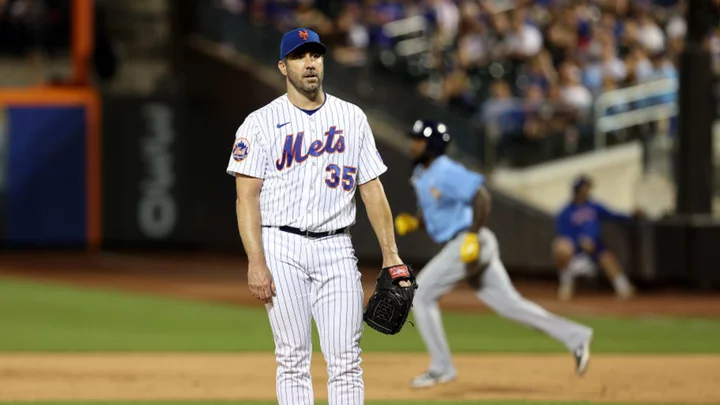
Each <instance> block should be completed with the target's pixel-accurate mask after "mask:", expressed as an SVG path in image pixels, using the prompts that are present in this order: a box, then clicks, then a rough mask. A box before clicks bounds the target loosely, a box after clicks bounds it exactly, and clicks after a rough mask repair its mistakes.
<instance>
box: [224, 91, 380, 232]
mask: <svg viewBox="0 0 720 405" xmlns="http://www.w3.org/2000/svg"><path fill="white" fill-rule="evenodd" d="M386 170H387V167H386V166H385V164H384V163H383V161H382V158H381V157H380V153H379V152H378V150H377V148H376V145H375V138H374V135H373V133H372V130H371V129H370V125H369V124H368V121H367V117H366V115H365V113H364V112H363V111H362V110H361V109H360V108H359V107H358V106H356V105H354V104H352V103H348V102H346V101H343V100H341V99H339V98H337V97H334V96H332V95H330V94H327V93H325V103H324V104H323V105H322V106H321V107H320V108H319V109H318V110H316V111H315V112H314V113H312V114H308V113H306V112H304V111H303V110H301V109H299V108H297V107H295V106H294V105H293V104H292V103H291V102H290V100H289V99H288V97H287V94H284V95H282V96H280V97H278V98H276V99H275V100H273V101H272V102H270V103H269V104H267V105H265V106H264V107H262V108H260V109H258V110H255V111H253V112H252V113H251V114H250V115H248V117H247V118H246V119H245V121H244V122H243V123H242V125H240V128H238V130H237V132H236V134H235V142H234V144H233V150H232V154H231V156H230V161H229V163H228V167H227V173H228V174H230V175H233V176H235V175H236V173H241V174H245V175H247V176H252V177H257V178H261V179H263V186H262V189H261V192H260V212H261V216H262V225H265V226H283V225H285V226H292V227H295V228H299V229H302V230H307V231H312V232H324V231H330V230H334V229H338V228H342V227H344V226H350V225H352V224H354V223H355V212H356V207H355V200H354V195H355V191H356V189H357V186H358V185H361V184H364V183H366V182H368V181H370V180H372V179H374V178H376V177H378V176H379V175H381V174H382V173H384V172H385V171H386Z"/></svg>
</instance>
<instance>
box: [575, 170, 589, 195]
mask: <svg viewBox="0 0 720 405" xmlns="http://www.w3.org/2000/svg"><path fill="white" fill-rule="evenodd" d="M586 184H587V185H590V186H592V179H590V177H588V176H587V175H585V174H581V175H580V176H578V177H576V178H575V181H573V184H572V189H573V192H574V193H577V192H578V190H580V187H582V186H584V185H586Z"/></svg>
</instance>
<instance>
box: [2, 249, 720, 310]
mask: <svg viewBox="0 0 720 405" xmlns="http://www.w3.org/2000/svg"><path fill="white" fill-rule="evenodd" d="M246 271H247V263H246V261H245V260H244V259H242V258H237V257H220V256H208V255H199V254H186V255H178V254H175V255H159V254H154V255H142V256H140V255H135V256H130V255H118V254H109V253H106V254H99V255H83V254H75V253H57V254H27V253H9V254H3V255H0V274H7V275H13V276H21V277H25V278H30V279H37V280H45V281H55V282H62V283H69V284H78V285H86V286H97V287H104V288H112V289H119V290H130V291H140V292H146V293H153V294H162V295H168V296H174V297H179V298H184V299H196V300H202V301H214V302H223V303H230V304H239V305H259V303H258V301H256V300H255V299H253V298H252V297H251V296H250V293H249V291H248V289H247V283H246ZM377 271H378V269H376V268H371V267H363V268H361V272H362V273H363V281H364V283H365V293H366V300H367V298H369V294H370V293H371V292H372V290H373V283H374V281H375V276H376V275H377ZM515 285H516V287H517V289H518V290H519V291H520V293H522V294H523V295H525V296H526V297H528V298H529V299H531V300H533V301H535V302H536V303H538V304H539V305H541V306H543V307H545V308H547V309H548V310H550V311H552V312H555V313H559V314H564V315H583V314H584V315H588V314H592V315H613V316H626V315H627V316H636V315H637V316H662V315H678V316H697V317H718V316H720V294H714V295H710V294H701V293H698V292H679V291H653V292H652V293H647V292H643V291H641V292H640V295H639V296H638V297H637V298H635V299H633V300H631V301H624V302H623V301H617V300H615V299H614V297H613V296H612V293H611V292H607V291H606V292H596V291H589V292H582V293H580V294H579V295H578V296H577V297H576V299H574V300H573V301H572V302H570V303H561V302H558V301H557V300H556V298H555V292H556V290H555V289H556V287H557V286H556V284H555V283H554V282H553V283H547V282H535V281H533V282H517V281H515ZM440 304H441V306H442V307H443V308H445V309H454V310H463V311H472V312H484V311H487V310H488V309H487V308H486V307H485V306H484V305H483V304H482V303H480V302H479V301H478V300H477V299H476V298H475V296H474V294H473V291H471V290H470V289H469V288H468V287H466V286H465V285H458V287H457V289H456V290H455V291H454V292H453V293H451V294H448V295H447V296H445V297H443V298H442V299H441V301H440Z"/></svg>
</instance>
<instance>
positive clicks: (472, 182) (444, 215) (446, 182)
mask: <svg viewBox="0 0 720 405" xmlns="http://www.w3.org/2000/svg"><path fill="white" fill-rule="evenodd" d="M412 183H413V186H414V187H415V193H416V194H417V200H418V207H419V208H420V209H421V210H422V212H423V220H424V221H425V228H426V230H427V233H428V235H429V236H430V238H431V239H432V240H433V241H435V242H436V243H445V242H447V241H448V240H450V239H451V238H452V237H453V236H454V235H455V234H457V233H458V232H459V231H461V230H463V229H466V228H468V227H469V226H470V225H471V224H472V217H473V208H472V199H473V196H475V193H476V192H477V190H478V188H479V187H480V186H481V185H483V184H484V183H485V176H483V175H482V174H479V173H476V172H473V171H470V170H468V169H466V168H465V167H464V166H463V165H462V164H460V163H458V162H455V161H453V160H452V159H450V158H449V157H447V156H445V155H442V156H440V157H439V158H437V159H435V161H433V162H432V164H431V165H430V167H428V168H425V167H423V166H422V165H418V166H417V167H415V170H414V171H413V177H412Z"/></svg>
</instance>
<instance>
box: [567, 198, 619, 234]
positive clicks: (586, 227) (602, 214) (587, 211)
mask: <svg viewBox="0 0 720 405" xmlns="http://www.w3.org/2000/svg"><path fill="white" fill-rule="evenodd" d="M629 218H630V217H629V216H627V215H624V214H620V213H617V212H614V211H611V210H609V209H608V208H606V207H605V206H604V205H602V204H600V203H598V202H594V201H588V202H585V203H583V204H580V205H577V204H575V202H570V203H569V204H567V205H566V206H565V208H563V210H562V211H560V214H558V216H557V217H556V218H555V226H556V230H557V233H558V236H564V237H567V238H569V239H572V240H573V241H575V242H578V240H579V238H580V236H581V235H585V236H587V237H590V238H591V239H592V240H593V241H596V242H597V241H600V233H601V221H603V220H628V219H629Z"/></svg>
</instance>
